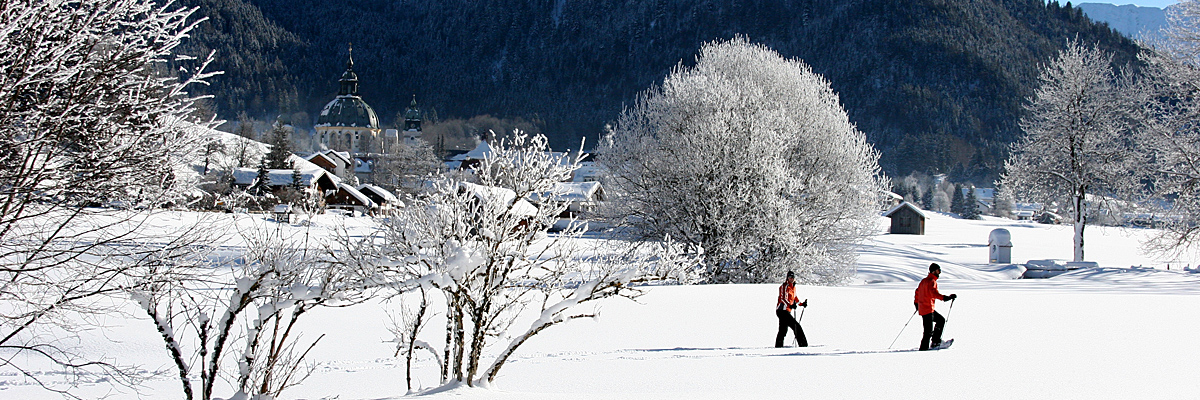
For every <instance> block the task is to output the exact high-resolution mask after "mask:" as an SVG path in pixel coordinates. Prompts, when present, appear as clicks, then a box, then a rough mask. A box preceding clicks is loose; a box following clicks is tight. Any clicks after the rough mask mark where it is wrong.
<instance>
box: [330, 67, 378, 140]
mask: <svg viewBox="0 0 1200 400" xmlns="http://www.w3.org/2000/svg"><path fill="white" fill-rule="evenodd" d="M338 84H339V85H340V88H339V89H338V96H337V97H335V98H334V99H333V101H331V102H329V104H326V105H325V108H322V109H321V115H319V116H317V126H345V127H355V128H371V129H379V117H378V116H376V115H375V110H374V109H372V108H371V106H369V105H367V102H365V101H363V99H362V97H358V74H356V73H354V48H353V47H351V48H350V59H349V62H347V63H346V72H344V73H342V78H341V79H338Z"/></svg>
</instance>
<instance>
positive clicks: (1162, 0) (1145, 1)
mask: <svg viewBox="0 0 1200 400" xmlns="http://www.w3.org/2000/svg"><path fill="white" fill-rule="evenodd" d="M1058 2H1059V3H1063V4H1065V3H1066V0H1058ZM1178 2H1179V1H1178V0H1076V1H1072V2H1071V4H1078V3H1111V4H1116V5H1125V4H1133V5H1137V6H1143V7H1158V8H1163V7H1166V6H1169V5H1172V4H1175V3H1178Z"/></svg>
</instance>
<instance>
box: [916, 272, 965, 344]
mask: <svg viewBox="0 0 1200 400" xmlns="http://www.w3.org/2000/svg"><path fill="white" fill-rule="evenodd" d="M941 275H942V267H941V266H940V265H937V263H933V264H929V276H926V277H925V279H922V280H921V284H919V285H917V293H916V299H915V300H913V306H916V307H917V313H918V314H921V327H922V328H923V329H924V331H922V332H921V350H929V349H930V347H931V346H930V345H932V348H935V349H936V348H938V346H941V345H942V329H943V328H945V325H946V318H945V317H942V314H938V313H937V311H933V302H934V301H935V300H941V301H950V300H954V299H956V298H958V295H956V294H951V295H949V296H943V295H942V294H941V293H939V292H938V287H937V279H938V276H941ZM935 324H936V326H935ZM931 340H932V342H931Z"/></svg>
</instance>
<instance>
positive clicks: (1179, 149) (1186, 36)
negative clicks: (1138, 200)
mask: <svg viewBox="0 0 1200 400" xmlns="http://www.w3.org/2000/svg"><path fill="white" fill-rule="evenodd" d="M1168 22H1169V27H1168V29H1166V34H1167V37H1168V38H1169V39H1170V40H1168V41H1167V42H1165V43H1161V48H1160V49H1159V50H1157V51H1148V52H1145V53H1143V55H1142V61H1143V62H1144V63H1145V65H1146V67H1145V68H1144V69H1143V72H1144V73H1143V75H1144V76H1145V77H1146V79H1145V82H1144V83H1145V84H1144V85H1139V87H1141V88H1144V89H1146V91H1145V93H1143V94H1144V95H1143V96H1142V97H1141V98H1142V99H1143V102H1142V105H1143V106H1142V107H1140V108H1139V110H1141V111H1142V112H1143V114H1140V115H1139V117H1140V119H1141V120H1142V121H1144V122H1145V123H1146V127H1145V129H1144V130H1143V132H1144V135H1143V136H1142V140H1140V141H1139V142H1138V144H1139V145H1140V146H1141V148H1140V149H1139V150H1140V151H1141V152H1143V153H1146V154H1154V155H1155V156H1154V157H1153V158H1152V159H1151V164H1150V166H1151V169H1152V171H1153V173H1152V175H1151V176H1152V182H1153V184H1152V185H1151V187H1152V188H1153V189H1154V193H1153V195H1154V196H1155V197H1157V198H1158V199H1159V200H1161V203H1162V204H1168V205H1169V206H1168V207H1166V208H1165V209H1163V210H1156V211H1157V213H1158V214H1159V215H1161V217H1162V218H1159V219H1158V220H1157V222H1158V223H1160V224H1161V225H1162V228H1163V229H1162V230H1161V231H1160V234H1159V235H1157V236H1156V237H1154V238H1153V239H1152V240H1150V241H1148V242H1146V243H1145V246H1146V247H1147V248H1148V249H1149V250H1151V251H1154V252H1156V253H1159V254H1163V255H1166V256H1174V255H1178V254H1179V253H1183V252H1188V251H1195V250H1196V244H1197V241H1198V240H1200V235H1198V234H1200V185H1198V184H1197V183H1198V182H1200V98H1198V97H1197V96H1198V95H1200V58H1197V57H1200V2H1196V1H1184V2H1180V3H1179V4H1177V5H1175V6H1173V7H1171V8H1170V9H1168Z"/></svg>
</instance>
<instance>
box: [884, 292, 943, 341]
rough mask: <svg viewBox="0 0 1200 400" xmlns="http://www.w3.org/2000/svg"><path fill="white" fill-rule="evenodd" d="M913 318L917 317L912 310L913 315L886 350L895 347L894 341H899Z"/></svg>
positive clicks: (915, 312)
mask: <svg viewBox="0 0 1200 400" xmlns="http://www.w3.org/2000/svg"><path fill="white" fill-rule="evenodd" d="M950 305H951V306H953V305H954V303H950ZM915 316H917V311H916V310H913V313H912V315H910V316H908V322H905V323H904V327H903V328H900V333H897V334H896V338H895V339H892V344H889V345H888V348H889V349H891V348H892V346H895V345H896V341H897V340H900V335H901V334H903V333H904V330H905V329H908V324H909V323H910V322H912V319H913V317H915Z"/></svg>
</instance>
